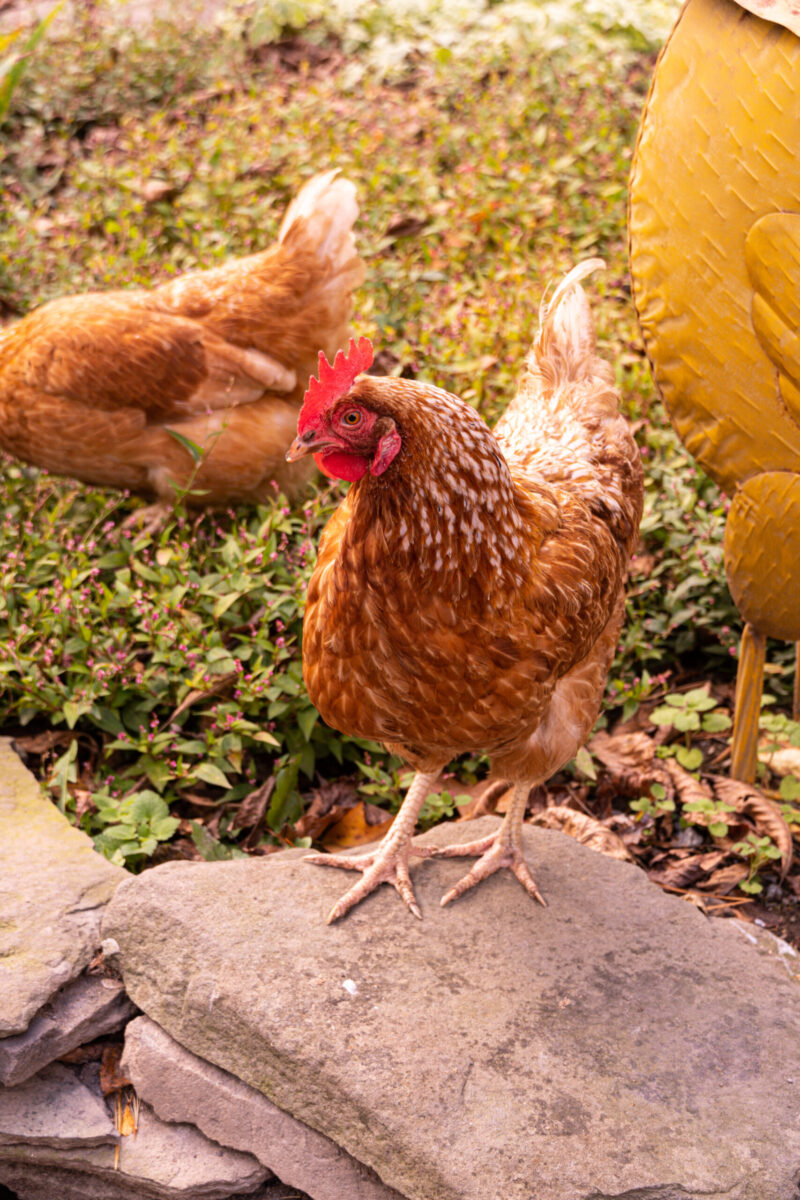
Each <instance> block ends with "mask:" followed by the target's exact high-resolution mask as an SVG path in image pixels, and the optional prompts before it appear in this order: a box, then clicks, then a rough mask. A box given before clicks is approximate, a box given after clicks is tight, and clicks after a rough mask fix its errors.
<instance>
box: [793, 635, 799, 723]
mask: <svg viewBox="0 0 800 1200" xmlns="http://www.w3.org/2000/svg"><path fill="white" fill-rule="evenodd" d="M792 717H793V718H794V720H795V721H800V642H798V643H797V646H796V647H795V657H794V697H793V703H792Z"/></svg>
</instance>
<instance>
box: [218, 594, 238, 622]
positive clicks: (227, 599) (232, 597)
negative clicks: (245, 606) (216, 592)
mask: <svg viewBox="0 0 800 1200" xmlns="http://www.w3.org/2000/svg"><path fill="white" fill-rule="evenodd" d="M243 595H244V593H243V592H226V593H225V595H224V596H220V598H219V600H218V601H217V602H216V604H215V605H214V618H215V619H217V620H218V619H219V618H220V617H221V616H222V614H223V613H226V612H227V611H228V609H229V608H230V607H231V605H233V604H235V603H236V601H237V600H241V598H242V596H243Z"/></svg>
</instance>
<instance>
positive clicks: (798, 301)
mask: <svg viewBox="0 0 800 1200" xmlns="http://www.w3.org/2000/svg"><path fill="white" fill-rule="evenodd" d="M743 3H744V8H743V7H742V6H741V5H740V4H738V3H734V0H688V3H686V4H685V5H684V7H683V9H682V10H681V14H680V17H679V18H678V22H677V24H676V26H675V28H674V30H673V31H672V34H671V35H670V38H669V41H668V42H667V44H666V46H665V47H664V50H663V52H662V55H661V57H660V59H659V62H658V65H657V68H656V72H655V75H654V77H653V84H652V87H651V90H650V96H649V97H648V101H647V105H646V108H645V112H644V116H643V118H642V125H641V129H640V131H639V139H638V144H637V147H636V155H635V158H634V163H633V169H632V172H631V197H630V222H629V229H630V248H631V277H632V280H633V288H634V298H635V301H636V308H637V312H638V314H639V320H640V324H641V327H642V334H643V336H644V341H645V345H646V347H647V353H648V356H649V358H650V362H651V364H652V367H653V376H654V379H655V381H656V384H657V385H658V388H659V391H660V393H661V395H662V396H663V399H664V403H665V404H666V406H667V408H668V410H669V413H670V416H671V417H672V420H673V422H674V424H675V428H676V429H677V431H678V433H679V434H680V436H681V438H682V439H683V441H684V442H685V444H686V446H687V448H688V450H689V451H690V452H691V453H692V454H693V455H695V457H696V458H697V459H698V461H699V462H700V463H701V465H702V466H703V468H704V469H705V470H706V471H707V472H708V473H709V475H711V476H712V478H713V479H714V480H715V481H716V482H717V483H718V484H719V486H720V487H721V488H723V489H724V490H725V491H726V492H727V493H728V495H729V496H730V497H731V499H732V504H731V508H730V512H729V514H728V519H727V524H726V527H725V569H726V573H727V577H728V584H729V586H730V590H731V594H732V596H733V599H734V600H735V602H736V605H737V607H738V608H739V611H740V612H741V614H742V616H743V617H744V619H745V629H744V635H743V638H742V645H741V651H740V656H739V671H738V678H737V685H736V720H735V726H734V734H733V743H732V752H731V774H732V775H734V776H735V777H736V778H739V779H745V780H750V781H752V780H754V779H755V777H756V761H757V758H756V756H757V746H758V737H759V717H760V712H761V694H762V690H763V679H764V667H765V650H766V639H767V637H774V638H782V639H785V640H787V641H793V642H796V643H798V652H797V664H798V671H797V673H796V676H795V697H794V708H795V717H796V719H800V337H799V336H798V334H799V333H800V213H799V212H798V211H797V210H798V196H800V157H798V154H797V144H798V137H799V136H800V115H798V114H800V13H798V8H797V5H796V4H795V3H794V0H743ZM745 8H746V9H754V10H755V11H756V12H758V13H759V14H760V15H758V16H756V15H753V12H749V11H745ZM721 79H724V80H725V81H726V83H725V87H723V88H720V86H719V81H720V80H721Z"/></svg>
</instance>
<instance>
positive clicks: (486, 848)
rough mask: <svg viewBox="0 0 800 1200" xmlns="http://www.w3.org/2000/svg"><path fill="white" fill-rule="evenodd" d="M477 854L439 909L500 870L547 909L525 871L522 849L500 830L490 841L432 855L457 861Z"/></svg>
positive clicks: (447, 849)
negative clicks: (477, 856) (516, 881)
mask: <svg viewBox="0 0 800 1200" xmlns="http://www.w3.org/2000/svg"><path fill="white" fill-rule="evenodd" d="M470 854H480V856H481V857H480V858H479V859H478V861H477V862H476V863H473V864H472V867H471V868H470V870H469V871H468V872H467V874H466V875H464V876H463V878H462V879H459V881H458V883H457V884H455V886H454V887H451V888H450V891H449V892H447V893H446V894H445V895H444V896H442V900H441V903H442V907H444V905H445V904H449V903H450V901H451V900H457V899H458V897H459V896H463V894H464V892H466V891H469V889H470V888H473V887H475V884H476V883H480V882H481V880H482V879H488V877H489V876H490V875H493V874H494V873H495V871H499V870H500V869H501V868H502V867H508V869H509V871H511V874H512V875H514V876H515V878H517V879H518V880H519V882H520V883H521V884H522V886H523V887H524V888H525V891H526V892H527V893H528V895H529V896H531V897H532V898H533V899H534V900H538V901H539V903H540V904H543V905H544V906H545V908H546V907H547V901H546V900H545V898H544V896H543V895H542V893H541V892H540V891H539V889H538V887H537V886H536V883H535V882H534V878H533V876H532V875H531V873H530V871H529V870H528V864H527V863H526V862H525V858H524V856H523V853H522V847H521V845H519V844H518V843H517V841H516V840H513V839H511V838H508V837H503V830H498V832H497V833H493V834H491V836H490V837H486V838H482V839H481V840H480V841H478V842H467V843H465V844H464V845H461V846H440V847H438V848H437V850H436V851H435V854H434V857H436V858H457V857H461V856H462V855H470Z"/></svg>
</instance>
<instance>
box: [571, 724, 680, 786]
mask: <svg viewBox="0 0 800 1200" xmlns="http://www.w3.org/2000/svg"><path fill="white" fill-rule="evenodd" d="M588 749H589V750H590V751H591V752H592V754H593V755H594V756H595V758H597V759H598V760H599V761H600V762H601V763H602V764H603V766H604V767H605V768H606V770H607V771H608V773H609V774H610V776H611V779H612V782H613V784H614V787H615V788H616V789H617V791H618V792H620V793H621V794H622V795H624V796H633V797H636V798H638V797H639V796H646V795H648V794H649V791H650V788H651V786H652V784H654V783H660V784H661V785H662V786H663V787H664V789H665V790H666V791H667V793H671V792H672V783H671V780H670V777H669V774H668V773H667V771H666V769H665V767H664V764H663V762H662V761H661V759H657V758H656V757H655V752H656V743H655V741H654V740H653V738H651V737H650V736H649V735H648V734H646V733H644V732H642V731H638V730H637V731H634V732H633V733H618V734H609V733H606V731H605V730H604V729H601V730H600V732H599V733H596V734H595V735H594V737H593V738H592V740H591V741H590V742H589V746H588Z"/></svg>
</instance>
